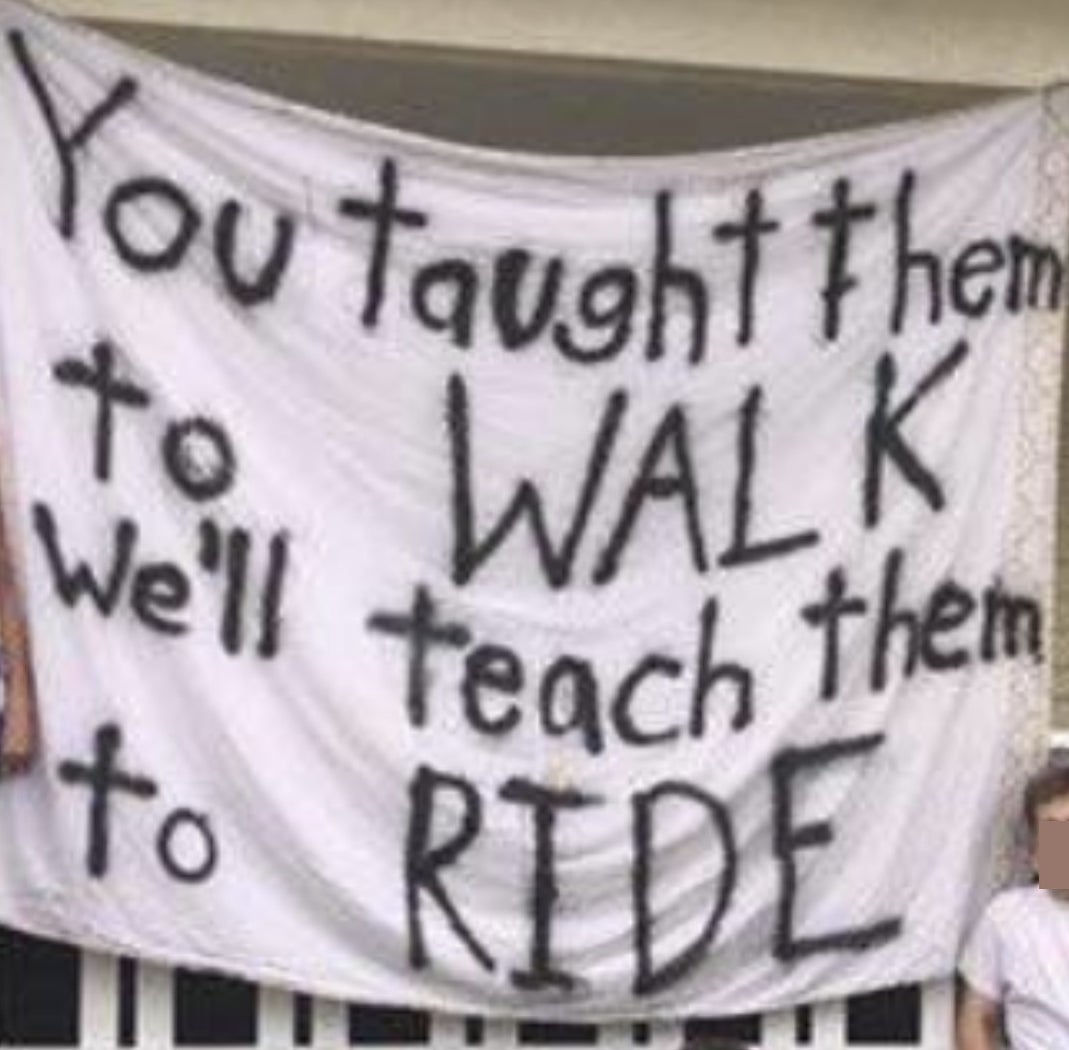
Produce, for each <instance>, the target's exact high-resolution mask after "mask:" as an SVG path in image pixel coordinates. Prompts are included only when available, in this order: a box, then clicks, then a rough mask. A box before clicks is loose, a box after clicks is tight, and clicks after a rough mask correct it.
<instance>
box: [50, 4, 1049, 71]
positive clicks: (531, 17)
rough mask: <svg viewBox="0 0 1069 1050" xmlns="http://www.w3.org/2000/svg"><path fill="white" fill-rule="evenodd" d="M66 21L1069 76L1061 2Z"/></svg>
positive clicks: (114, 10) (623, 55)
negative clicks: (153, 23)
mask: <svg viewBox="0 0 1069 1050" xmlns="http://www.w3.org/2000/svg"><path fill="white" fill-rule="evenodd" d="M42 2H43V3H44V4H45V6H48V7H51V8H53V9H55V10H58V11H62V12H65V13H68V14H73V15H77V16H83V17H93V18H103V19H109V20H115V21H135V22H138V21H140V22H155V23H158V24H171V25H201V26H212V27H219V28H223V27H229V28H240V29H254V30H263V31H274V32H284V33H302V34H310V35H324V36H330V37H334V38H339V37H351V38H359V39H362V40H365V41H379V42H391V43H405V44H424V45H433V46H437V47H466V48H480V49H485V50H490V51H498V52H500V51H512V52H516V51H519V52H526V53H530V54H551V55H558V56H582V57H597V58H615V59H628V60H639V61H644V62H655V63H686V64H693V65H696V66H705V67H710V66H718V67H721V68H727V69H747V70H764V71H776V72H791V73H806V74H821V75H832V76H846V77H876V78H881V79H898V80H903V79H904V80H915V81H927V82H931V83H949V82H957V83H974V84H997V85H1003V86H1037V85H1040V84H1044V83H1047V82H1049V81H1052V80H1057V79H1059V78H1063V77H1065V76H1067V75H1069V3H1066V2H1065V0H1014V2H1007V0H998V2H993V0H580V2H576V0H42Z"/></svg>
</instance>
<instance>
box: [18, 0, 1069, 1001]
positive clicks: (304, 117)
mask: <svg viewBox="0 0 1069 1050" xmlns="http://www.w3.org/2000/svg"><path fill="white" fill-rule="evenodd" d="M0 20H2V26H3V38H2V40H0V370H2V408H3V419H4V432H3V446H4V450H5V478H6V483H5V489H6V497H7V499H8V500H9V502H10V504H11V511H10V513H11V519H12V527H13V529H14V532H15V535H14V537H13V542H14V544H15V547H16V549H17V551H18V552H19V556H20V559H21V562H22V564H23V568H24V574H25V584H26V591H27V605H28V614H29V618H30V623H31V628H32V637H33V647H34V654H35V670H36V678H37V684H38V689H39V698H40V705H41V716H42V735H43V760H42V762H41V763H40V765H39V766H38V768H37V770H36V772H35V773H33V774H32V775H30V776H28V777H25V778H22V779H18V780H11V781H10V782H8V783H5V784H3V785H0V921H3V922H6V923H10V924H13V925H16V926H18V927H21V928H24V929H27V930H30V931H36V932H39V933H42V934H48V935H53V936H58V937H61V938H66V939H69V940H72V941H76V942H79V943H81V944H85V945H89V946H92V947H96V948H104V949H108V950H115V951H121V952H124V953H132V954H137V955H141V956H146V957H150V958H154V959H159V960H166V961H168V962H172V963H181V964H187V965H193V966H207V967H213V968H216V969H220V970H223V971H226V972H232V973H236V974H242V975H245V976H247V977H250V978H255V979H258V980H265V981H273V982H279V983H282V984H285V985H289V986H293V987H299V988H302V989H310V990H314V991H317V992H321V993H327V994H335V995H339V996H345V997H349V998H354V999H360V1000H370V1001H377V1002H389V1003H397V1004H409V1005H413V1006H420V1007H434V1008H445V1009H450V1010H463V1011H479V1012H483V1013H488V1014H522V1015H525V1016H537V1015H542V1016H549V1017H554V1018H566V1017H573V1018H595V1017H597V1018H608V1017H626V1016H656V1015H678V1014H684V1013H703V1014H717V1013H737V1012H741V1011H754V1010H765V1009H769V1008H775V1007H780V1006H784V1005H786V1004H790V1003H794V1002H800V1001H808V1000H813V999H816V998H819V997H824V996H839V995H843V994H846V993H851V992H856V991H860V990H864V989H870V988H874V987H877V986H882V985H887V984H890V983H895V982H899V981H907V980H914V979H923V978H928V977H932V976H936V975H944V974H947V973H948V972H950V970H951V969H952V967H953V961H954V957H955V954H956V951H957V948H958V944H959V941H960V938H961V936H962V933H963V929H964V928H965V925H966V924H967V922H968V921H969V920H970V919H971V918H972V917H973V915H974V914H975V909H976V907H977V905H978V903H979V901H980V900H981V898H982V896H983V894H984V892H985V891H986V889H987V888H988V886H989V883H990V879H991V872H992V865H991V862H990V858H991V856H992V855H993V853H995V852H997V851H996V850H995V846H996V845H997V844H996V843H995V841H994V839H995V836H994V831H993V829H994V828H995V827H997V826H999V819H998V816H999V813H1000V812H1001V810H1000V807H1001V806H1002V805H1003V804H1004V803H1005V802H1006V800H1007V799H1010V798H1012V794H1013V788H1014V786H1015V784H1016V781H1017V779H1019V773H1020V770H1021V769H1022V768H1023V766H1024V764H1025V761H1026V759H1028V758H1030V757H1031V756H1033V755H1034V754H1035V752H1036V747H1037V746H1038V744H1039V742H1040V740H1041V737H1042V732H1043V717H1042V712H1043V710H1044V707H1045V704H1046V674H1045V668H1046V663H1047V661H1048V660H1049V627H1050V604H1049V593H1048V592H1049V587H1050V580H1051V549H1050V548H1051V520H1052V506H1053V479H1054V472H1053V461H1054V456H1053V436H1054V427H1053V422H1054V417H1055V412H1056V390H1057V385H1058V357H1059V352H1060V326H1061V307H1062V304H1063V301H1064V299H1065V273H1064V268H1065V253H1064V250H1063V249H1064V243H1063V242H1064V222H1063V211H1064V207H1063V200H1064V195H1065V186H1066V179H1065V174H1064V160H1065V158H1064V155H1063V151H1062V149H1061V148H1060V143H1059V141H1058V134H1057V121H1056V119H1054V118H1053V117H1052V114H1051V112H1050V109H1051V107H1052V106H1053V105H1054V103H1055V102H1057V99H1056V98H1053V97H1046V98H1042V97H1039V96H1034V97H1028V98H1022V99H1015V100H1012V101H1009V102H1006V103H1003V104H999V105H995V106H992V107H987V108H981V109H976V110H972V111H967V112H962V113H956V114H952V115H950V116H946V117H940V118H939V119H932V120H926V121H921V122H914V123H908V124H903V125H899V126H892V127H886V128H879V129H876V130H870V131H865V132H862V133H859V134H849V135H836V136H831V137H824V138H817V139H809V140H805V141H795V142H788V143H784V144H779V145H774V146H770V147H768V148H761V149H747V150H741V151H732V152H724V153H710V154H706V155H699V156H685V157H670V158H654V159H644V160H642V159H632V160H627V159H620V158H552V157H540V156H535V155H523V154H508V153H495V152H491V151H484V150H481V149H472V148H466V147H463V146H458V145H454V144H449V143H442V142H435V141H430V140H427V139H423V138H420V137H417V136H410V135H406V134H400V133H397V132H394V131H390V130H386V129H383V128H379V127H375V126H370V125H366V124H360V123H356V122H353V121H349V120H344V119H340V118H335V117H332V116H328V115H324V114H320V113H315V112H311V111H308V110H303V109H300V108H297V107H293V106H290V105H287V104H285V103H282V102H279V101H276V100H273V99H268V98H265V97H263V96H260V95H257V94H254V93H252V92H249V91H246V90H243V89H241V88H238V87H235V86H233V85H229V84H225V83H220V82H217V81H215V80H211V79H208V78H205V77H202V76H200V75H197V74H195V73H191V72H187V71H184V70H181V69H178V68H175V67H173V66H170V65H168V64H166V63H162V62H157V61H155V60H153V59H150V58H147V57H145V56H143V55H141V54H139V53H137V52H134V51H131V50H128V49H126V48H123V47H121V46H118V45H116V44H114V43H111V42H109V41H107V40H106V39H104V38H101V37H98V36H96V35H94V34H92V33H90V32H87V31H85V30H82V29H78V28H75V27H72V26H68V25H65V24H63V23H61V22H56V21H53V20H52V19H50V18H48V17H46V16H43V15H40V14H38V13H34V12H33V11H32V10H29V9H26V8H23V7H21V6H19V5H13V4H11V3H6V2H5V3H3V4H2V5H0Z"/></svg>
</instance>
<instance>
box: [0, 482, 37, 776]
mask: <svg viewBox="0 0 1069 1050" xmlns="http://www.w3.org/2000/svg"><path fill="white" fill-rule="evenodd" d="M0 661H2V667H3V676H4V719H3V731H2V733H0V774H3V775H7V774H10V773H19V772H22V771H23V770H25V769H27V768H28V767H29V766H30V765H31V763H32V762H33V758H34V755H35V754H36V752H37V705H36V698H35V695H34V684H33V665H32V663H31V658H30V635H29V631H28V630H27V628H26V618H25V616H24V614H23V610H22V602H21V600H20V596H19V585H18V577H17V574H16V572H15V566H14V564H13V563H12V560H11V554H10V548H9V547H8V544H7V530H6V528H5V526H4V514H3V508H2V502H0Z"/></svg>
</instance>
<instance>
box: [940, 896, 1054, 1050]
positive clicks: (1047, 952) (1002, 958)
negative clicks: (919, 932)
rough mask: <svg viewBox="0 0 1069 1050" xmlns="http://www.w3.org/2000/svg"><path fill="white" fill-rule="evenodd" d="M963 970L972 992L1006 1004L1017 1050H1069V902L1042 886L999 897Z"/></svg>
mask: <svg viewBox="0 0 1069 1050" xmlns="http://www.w3.org/2000/svg"><path fill="white" fill-rule="evenodd" d="M958 969H959V970H960V971H961V975H962V977H964V978H965V980H966V982H967V983H968V984H969V985H970V987H972V988H973V989H975V990H976V991H977V992H979V993H980V994H981V995H982V996H984V997H985V998H986V999H991V1000H994V1001H995V1002H998V1003H1001V1005H1002V1009H1003V1016H1004V1019H1005V1025H1006V1035H1007V1036H1008V1037H1009V1040H1010V1046H1011V1047H1013V1050H1052V1048H1053V1047H1069V901H1067V900H1062V899H1059V898H1058V897H1055V896H1054V895H1053V894H1051V893H1048V892H1047V891H1046V890H1044V889H1040V887H1039V886H1019V887H1016V888H1014V889H1010V890H1005V891H1003V892H1002V893H1000V894H998V895H997V896H996V897H995V898H994V900H992V901H991V903H990V904H988V906H987V910H986V911H985V912H984V914H983V916H982V917H981V919H980V922H979V923H978V924H977V926H976V929H975V930H973V933H972V936H971V937H970V938H969V940H968V942H967V944H966V945H965V951H964V952H963V954H962V957H961V962H960V963H959V965H958Z"/></svg>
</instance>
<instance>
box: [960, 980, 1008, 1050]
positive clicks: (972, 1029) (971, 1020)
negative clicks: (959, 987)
mask: <svg viewBox="0 0 1069 1050" xmlns="http://www.w3.org/2000/svg"><path fill="white" fill-rule="evenodd" d="M957 1029H958V1030H957V1050H999V1048H1000V1047H1001V1046H1002V1036H1001V1031H1002V1011H1001V1009H1000V1008H999V1004H998V1003H996V1002H995V1001H994V1000H992V999H988V998H987V996H984V995H981V994H980V993H979V992H978V991H976V989H974V988H970V987H969V985H968V984H966V985H965V990H964V994H963V995H962V1000H961V1006H960V1008H959V1009H958V1025H957Z"/></svg>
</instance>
